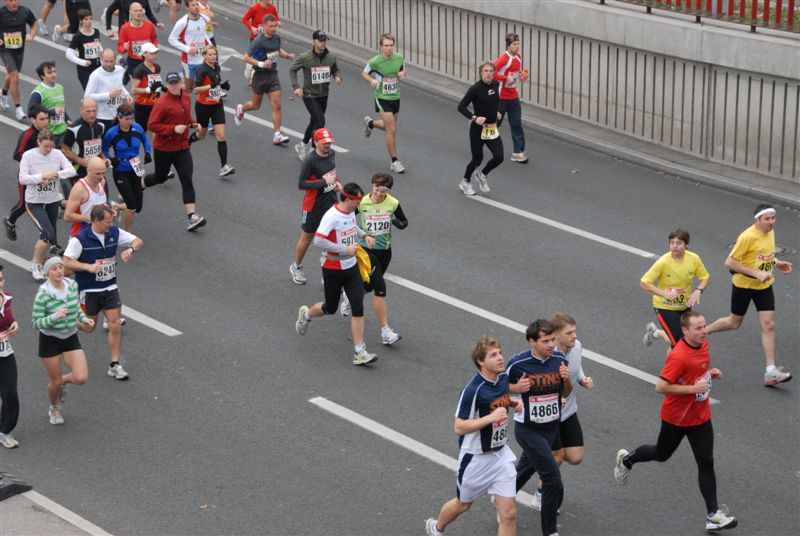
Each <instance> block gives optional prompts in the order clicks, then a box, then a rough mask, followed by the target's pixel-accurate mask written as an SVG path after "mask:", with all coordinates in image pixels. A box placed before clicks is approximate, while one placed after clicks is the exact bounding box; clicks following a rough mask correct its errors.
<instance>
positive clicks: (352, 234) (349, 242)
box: [339, 227, 358, 246]
mask: <svg viewBox="0 0 800 536" xmlns="http://www.w3.org/2000/svg"><path fill="white" fill-rule="evenodd" d="M339 243H340V244H341V245H343V246H354V245H356V244H358V231H357V230H356V228H355V227H351V228H350V229H347V230H346V231H342V233H341V236H340V237H339Z"/></svg>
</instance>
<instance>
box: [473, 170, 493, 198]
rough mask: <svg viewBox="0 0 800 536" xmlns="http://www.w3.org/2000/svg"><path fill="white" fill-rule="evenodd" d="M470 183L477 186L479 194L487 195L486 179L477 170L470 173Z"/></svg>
mask: <svg viewBox="0 0 800 536" xmlns="http://www.w3.org/2000/svg"><path fill="white" fill-rule="evenodd" d="M472 181H473V182H475V183H477V184H478V188H480V190H481V192H483V193H485V194H488V193H489V180H488V177H487V176H486V175H484V174H483V173H481V172H480V171H478V170H477V169H476V170H475V171H473V172H472Z"/></svg>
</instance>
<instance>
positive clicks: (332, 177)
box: [322, 168, 336, 193]
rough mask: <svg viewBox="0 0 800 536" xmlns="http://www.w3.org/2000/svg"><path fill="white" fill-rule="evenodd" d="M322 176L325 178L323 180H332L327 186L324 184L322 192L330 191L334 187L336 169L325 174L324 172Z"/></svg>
mask: <svg viewBox="0 0 800 536" xmlns="http://www.w3.org/2000/svg"><path fill="white" fill-rule="evenodd" d="M322 178H323V180H325V182H328V181H333V182H331V183H330V184H328V185H327V186H325V189H324V190H323V192H325V193H328V192H331V191H333V190H335V189H336V169H335V168H334V169H332V170H330V171H329V172H327V173H326V174H324V175H323V176H322Z"/></svg>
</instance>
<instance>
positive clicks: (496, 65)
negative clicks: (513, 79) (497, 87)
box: [494, 56, 508, 82]
mask: <svg viewBox="0 0 800 536" xmlns="http://www.w3.org/2000/svg"><path fill="white" fill-rule="evenodd" d="M502 67H503V56H499V57H498V58H497V59H495V60H494V79H495V80H501V81H503V82H505V81H506V79H507V78H508V75H507V74H505V73H503V74H500V69H501V68H502Z"/></svg>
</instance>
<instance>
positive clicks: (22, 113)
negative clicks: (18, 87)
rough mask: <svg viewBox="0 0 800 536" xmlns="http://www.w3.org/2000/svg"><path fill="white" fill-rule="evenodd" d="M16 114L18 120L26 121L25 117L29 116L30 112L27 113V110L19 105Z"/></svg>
mask: <svg viewBox="0 0 800 536" xmlns="http://www.w3.org/2000/svg"><path fill="white" fill-rule="evenodd" d="M14 115H15V116H16V118H17V121H25V119H26V118H27V117H28V114H26V113H25V110H23V109H22V107H21V106H17V110H16V112H14Z"/></svg>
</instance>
